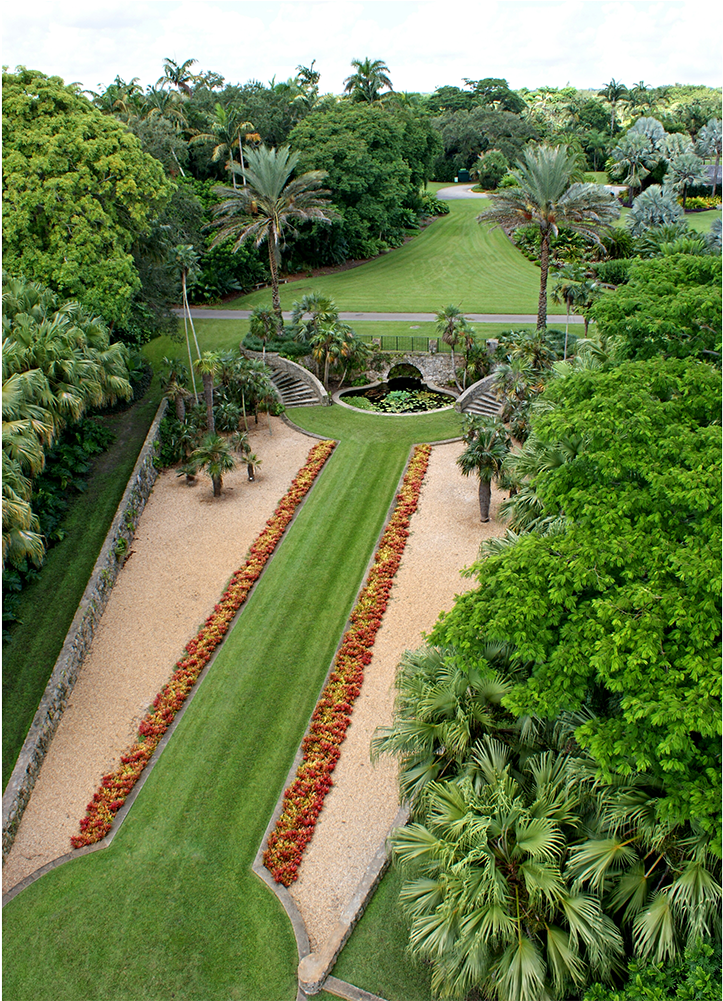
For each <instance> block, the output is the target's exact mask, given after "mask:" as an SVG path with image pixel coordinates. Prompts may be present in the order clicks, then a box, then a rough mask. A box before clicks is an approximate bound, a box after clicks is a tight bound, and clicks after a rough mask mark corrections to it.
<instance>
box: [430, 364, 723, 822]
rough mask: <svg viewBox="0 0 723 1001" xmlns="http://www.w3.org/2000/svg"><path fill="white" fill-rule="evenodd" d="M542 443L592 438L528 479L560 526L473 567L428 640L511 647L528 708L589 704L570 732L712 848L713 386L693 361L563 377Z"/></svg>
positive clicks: (715, 732) (469, 650) (511, 700)
mask: <svg viewBox="0 0 723 1001" xmlns="http://www.w3.org/2000/svg"><path fill="white" fill-rule="evenodd" d="M544 399H545V401H546V404H547V412H541V413H539V414H538V415H537V416H536V417H535V418H534V421H533V429H534V432H535V434H536V435H537V436H538V438H539V439H541V440H542V441H543V442H548V443H551V444H555V443H556V442H560V441H561V440H562V439H564V438H567V439H572V438H573V436H577V437H579V438H580V439H582V442H581V445H580V447H578V448H577V449H575V454H574V456H571V457H570V461H564V462H562V463H560V464H556V465H555V466H554V468H551V469H549V470H544V471H542V472H540V474H539V475H538V476H537V477H536V478H535V480H534V487H535V490H536V493H537V495H538V496H539V498H540V499H541V502H542V505H543V509H542V514H543V515H546V516H549V517H551V518H555V517H560V516H564V525H563V526H562V530H561V531H557V532H556V533H552V534H549V533H548V534H545V535H540V534H537V533H532V534H526V535H523V536H522V537H521V538H520V539H519V540H518V541H517V542H516V543H515V544H514V545H512V546H511V547H508V548H507V549H506V550H505V551H504V552H502V553H500V554H499V555H496V556H491V557H490V558H489V559H487V560H485V561H483V562H482V563H480V564H479V565H478V566H477V568H476V570H477V573H478V575H479V581H480V586H479V588H478V589H477V590H476V591H471V592H468V593H467V594H465V595H463V596H461V597H460V598H459V599H458V600H457V603H456V605H455V608H454V609H453V611H452V612H450V613H449V614H448V615H447V616H446V617H444V618H443V619H442V620H441V622H440V623H439V624H438V626H437V627H436V628H435V630H434V632H433V634H432V640H433V642H436V643H440V644H453V645H455V646H458V647H460V649H461V650H462V651H463V652H464V653H465V654H466V655H473V654H474V652H475V651H479V650H481V648H482V647H483V646H484V645H485V644H488V643H489V642H491V641H498V642H506V643H511V644H514V646H515V649H516V654H517V660H518V663H519V665H520V669H521V670H522V676H523V680H521V682H520V683H519V684H518V685H516V686H515V688H514V689H513V691H512V693H511V694H510V695H509V696H508V697H506V698H505V700H504V701H505V704H506V705H507V706H508V707H509V708H511V709H512V710H513V711H514V712H515V713H517V714H535V715H538V716H542V717H545V718H554V717H555V716H556V715H557V714H558V713H559V712H560V711H561V710H577V709H579V708H581V707H582V708H588V709H593V710H594V711H595V712H596V714H597V717H596V718H595V719H594V720H591V721H590V722H589V723H587V724H585V725H583V726H582V727H580V728H579V729H578V731H577V737H578V739H579V740H580V741H581V743H582V744H583V745H584V746H585V747H587V748H588V749H589V750H590V752H591V753H592V755H593V756H594V757H595V759H596V760H597V761H598V762H599V763H600V767H601V769H602V770H603V773H604V774H606V775H614V774H618V775H623V776H625V775H629V774H631V772H633V771H636V770H637V771H641V772H647V773H649V775H650V776H651V777H652V778H654V779H655V780H656V781H658V782H659V783H660V784H661V785H662V787H663V790H664V792H663V795H662V796H660V797H659V798H658V799H657V800H656V804H655V809H656V815H657V817H658V819H659V820H661V821H662V822H665V823H669V824H671V825H672V824H679V823H685V822H687V821H688V820H690V819H691V818H694V819H695V820H696V822H698V823H700V824H701V825H702V826H703V828H704V829H705V830H706V831H707V832H708V834H709V835H713V836H715V837H717V838H718V840H719V832H720V801H719V784H720V765H719V760H718V755H719V741H720V701H719V695H718V685H719V674H718V670H719V666H718V644H719V641H720V607H719V604H720V595H719V589H718V585H717V581H718V579H719V567H718V560H717V552H718V545H719V539H720V381H719V378H718V375H717V373H716V372H715V370H714V369H712V368H711V367H710V366H708V365H706V364H703V363H701V362H691V361H684V360H670V361H663V360H661V359H657V358H656V359H653V360H650V361H647V362H626V363H624V364H622V365H620V366H619V367H617V368H615V369H612V370H611V371H604V370H603V371H581V372H578V373H575V374H571V375H569V376H568V377H567V378H565V379H560V380H556V381H554V382H552V383H551V384H550V386H549V387H548V389H547V390H546V392H545V396H544Z"/></svg>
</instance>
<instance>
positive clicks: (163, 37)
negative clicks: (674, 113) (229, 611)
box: [3, 0, 721, 93]
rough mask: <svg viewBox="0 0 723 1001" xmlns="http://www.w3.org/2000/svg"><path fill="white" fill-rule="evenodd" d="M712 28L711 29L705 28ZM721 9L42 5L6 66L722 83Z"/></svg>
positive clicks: (675, 3)
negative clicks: (380, 68) (368, 67)
mask: <svg viewBox="0 0 723 1001" xmlns="http://www.w3.org/2000/svg"><path fill="white" fill-rule="evenodd" d="M701 28H702V29H703V30H702V31H701V30H700V29H701ZM720 29H721V16H720V10H719V8H718V7H717V5H716V6H715V8H714V9H712V10H711V9H710V8H702V7H701V6H700V4H699V3H697V2H693V0H663V2H661V0H658V2H652V0H651V2H647V0H646V2H637V0H502V2H492V0H476V2H457V3H454V2H449V0H445V2H442V0H426V2H418V0H386V2H385V0H382V2H373V0H283V2H278V0H256V2H236V0H207V2H199V0H149V2H146V0H143V2H141V0H127V2H125V3H117V2H113V0H111V2H108V3H105V4H103V5H99V4H98V3H96V2H93V3H91V2H88V0H64V2H62V3H61V2H56V0H53V2H50V0H37V2H35V3H32V4H26V5H24V6H16V7H14V8H13V9H10V10H9V11H8V12H6V13H4V15H3V63H6V64H8V65H10V66H11V67H14V66H15V65H17V64H24V65H27V66H31V67H33V68H35V69H40V70H42V71H43V72H46V73H52V74H57V75H59V76H62V77H63V78H64V79H66V80H67V81H71V80H79V81H81V82H82V83H83V85H84V86H85V87H90V88H95V87H96V86H97V85H98V83H101V82H102V83H103V84H108V83H110V82H111V81H112V80H113V79H114V77H115V76H116V74H119V75H120V76H121V77H123V78H124V79H129V78H131V77H133V76H138V77H140V80H141V82H142V84H144V85H146V84H149V83H153V82H155V81H156V80H157V79H158V77H159V76H160V75H161V72H162V63H163V59H164V57H166V56H169V57H171V58H174V59H176V60H177V61H183V60H184V59H188V58H191V57H195V58H196V59H198V62H199V67H200V68H201V69H213V70H215V71H217V72H219V73H222V74H223V75H224V76H225V77H226V79H227V80H228V81H231V82H234V83H237V82H238V83H244V82H245V81H247V80H249V79H252V78H253V79H259V80H261V81H263V82H268V81H269V80H270V79H271V78H272V77H273V76H275V77H276V79H277V80H283V79H286V78H287V77H289V76H291V75H293V74H294V73H295V71H296V67H297V65H299V64H303V65H306V66H308V65H310V63H311V61H312V59H316V68H317V69H318V70H319V71H320V72H321V74H322V76H321V89H322V91H326V92H334V93H339V92H340V91H341V89H342V86H343V81H344V79H345V77H347V76H348V75H349V73H350V72H351V70H350V63H351V60H352V59H355V58H357V59H363V58H365V57H366V56H369V57H370V58H372V59H383V60H384V61H385V62H386V63H387V65H388V66H389V68H390V75H391V78H392V80H393V81H394V84H395V87H397V89H399V90H422V91H431V90H433V89H434V88H435V87H437V86H441V85H442V84H453V85H459V86H461V82H462V78H463V77H470V78H481V77H485V76H500V77H505V78H506V79H507V80H508V81H509V83H510V85H511V86H512V87H521V86H527V87H530V88H533V87H536V86H540V85H542V84H549V85H551V86H563V85H564V84H565V83H567V82H570V83H572V84H574V85H575V86H578V87H594V88H598V87H601V86H602V85H603V84H604V83H605V82H606V81H607V80H609V79H610V78H611V77H615V78H616V79H619V80H623V81H624V82H625V83H627V84H631V83H633V82H634V81H636V80H640V79H643V80H645V82H646V83H648V84H652V85H660V84H663V83H675V82H686V83H705V84H708V85H710V86H715V85H716V84H717V83H719V82H720V78H721V73H720V53H719V48H718V38H719V37H720Z"/></svg>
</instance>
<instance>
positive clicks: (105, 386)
mask: <svg viewBox="0 0 723 1001" xmlns="http://www.w3.org/2000/svg"><path fill="white" fill-rule="evenodd" d="M132 393H133V391H132V389H131V385H130V382H129V381H128V351H127V349H126V348H125V347H124V346H123V345H121V344H111V343H110V335H109V331H108V328H107V327H106V325H105V323H104V322H103V321H102V320H101V319H100V318H99V317H96V316H91V315H90V314H89V313H87V312H86V311H85V310H84V309H83V308H82V307H81V306H79V305H78V304H77V303H76V302H64V303H61V302H60V301H59V300H58V298H57V297H56V296H55V295H54V294H53V293H52V292H50V291H49V290H48V289H46V288H44V287H43V286H42V285H39V284H37V283H34V282H30V283H28V282H24V281H22V280H21V279H17V278H8V277H7V276H5V275H3V432H2V438H3V549H2V552H3V566H5V564H6V562H9V563H12V564H13V565H15V566H18V565H21V564H22V563H23V561H24V560H25V559H30V560H31V561H32V562H34V563H36V564H37V565H39V564H40V563H41V562H42V559H43V554H44V551H45V545H44V542H43V539H42V536H41V535H40V534H39V531H38V522H37V518H36V516H35V514H34V513H33V509H32V491H33V478H34V477H36V476H37V475H38V474H39V473H40V472H42V469H43V467H44V465H45V452H46V449H47V448H48V447H49V446H50V445H51V444H52V442H53V441H54V440H55V439H56V437H57V435H58V433H59V431H60V430H62V428H63V427H65V426H66V425H69V424H72V423H74V422H76V421H78V420H80V418H81V417H82V416H83V414H85V413H87V412H88V411H89V410H91V409H92V408H97V407H104V406H108V405H111V404H113V403H115V402H116V401H117V400H119V399H129V398H130V397H131V396H132Z"/></svg>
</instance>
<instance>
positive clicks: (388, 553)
mask: <svg viewBox="0 0 723 1001" xmlns="http://www.w3.org/2000/svg"><path fill="white" fill-rule="evenodd" d="M430 452H431V447H430V446H429V445H417V446H416V447H415V449H414V454H413V456H412V459H411V461H410V463H409V467H408V469H407V472H406V475H405V477H404V482H403V483H402V488H401V490H400V491H399V493H398V494H397V503H396V507H395V508H394V514H393V515H392V517H391V519H390V521H389V524H388V525H387V527H386V529H385V531H384V534H383V535H382V538H381V541H380V543H379V547H378V549H377V552H376V556H375V557H374V565H373V566H372V568H371V569H370V571H369V573H368V575H367V579H366V583H365V584H364V588H363V590H362V592H361V594H360V595H359V599H358V601H357V603H356V605H355V607H354V611H353V612H352V614H351V618H350V627H349V629H348V631H347V632H346V633H345V634H344V638H343V640H342V643H341V647H340V648H339V652H338V653H337V655H336V659H335V661H334V670H333V671H332V673H331V675H330V677H329V680H328V681H327V683H326V686H325V687H324V690H323V692H322V693H321V697H320V698H319V701H318V702H317V704H316V709H315V710H314V714H313V715H312V717H311V726H310V728H309V732H308V734H307V735H306V737H304V740H303V743H302V745H301V746H302V748H303V751H304V757H303V760H302V762H301V764H300V765H299V768H298V770H297V772H296V778H295V779H294V781H293V782H292V783H291V785H290V786H289V788H288V789H287V790H286V792H285V793H284V808H283V810H282V812H281V816H280V817H279V819H278V821H277V823H276V827H275V828H274V830H273V831H272V832H271V835H270V836H269V841H268V846H267V848H266V851H265V852H264V865H265V866H266V868H267V869H268V870H269V871H270V872H271V874H272V876H273V877H274V879H275V880H276V882H277V883H283V885H284V886H290V885H291V883H293V882H294V880H295V879H296V878H297V874H298V868H299V865H300V864H301V857H302V855H303V853H304V849H305V848H306V846H307V845H308V844H309V842H310V841H311V839H312V836H313V834H314V828H315V826H316V821H317V818H318V816H319V814H320V813H321V808H322V806H323V805H324V797H325V796H326V794H327V793H328V791H329V789H331V786H332V781H331V773H332V772H333V771H334V767H335V766H336V763H337V761H338V760H339V755H340V754H341V751H340V745H341V743H342V741H343V740H344V737H345V736H346V730H347V727H348V726H349V722H350V720H351V713H352V709H353V707H354V700H355V699H356V697H357V695H358V694H359V692H360V691H361V685H362V681H363V679H364V665H365V664H369V663H370V661H371V659H372V654H371V650H372V647H373V646H374V640H375V639H376V634H377V630H378V629H379V626H380V625H381V622H382V616H383V615H384V612H385V610H386V607H387V601H388V600H389V592H390V591H391V589H392V580H393V578H394V575H395V574H396V572H397V569H398V567H399V563H400V561H401V559H402V553H403V552H404V547H405V545H406V542H407V537H408V535H409V521H410V518H411V517H412V515H413V514H414V512H415V511H416V509H417V502H418V500H419V491H420V489H421V486H422V481H423V480H424V474H425V473H426V471H427V465H428V463H429V454H430Z"/></svg>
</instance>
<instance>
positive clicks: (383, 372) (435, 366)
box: [374, 351, 454, 386]
mask: <svg viewBox="0 0 723 1001" xmlns="http://www.w3.org/2000/svg"><path fill="white" fill-rule="evenodd" d="M397 365H414V367H415V368H418V369H419V371H420V372H421V373H422V376H423V378H424V381H425V382H433V383H436V385H438V386H447V384H448V383H449V382H454V372H453V371H452V355H451V354H447V353H446V352H445V353H444V354H441V353H440V352H436V353H434V354H431V353H427V352H422V351H414V352H412V351H410V352H408V353H407V354H394V355H392V356H391V357H390V359H389V361H388V362H386V361H385V362H384V364H383V365H381V366H380V367H379V368H378V369H375V370H374V373H375V374H377V373H378V375H379V377H380V378H381V379H383V380H386V379H387V377H388V376H389V372H390V370H391V369H393V368H396V367H397Z"/></svg>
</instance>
